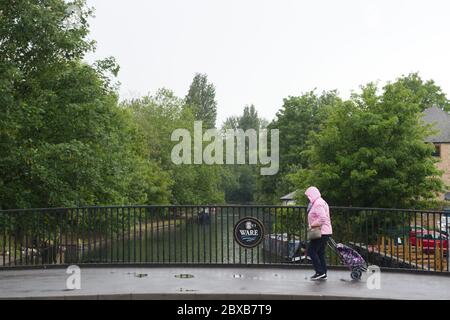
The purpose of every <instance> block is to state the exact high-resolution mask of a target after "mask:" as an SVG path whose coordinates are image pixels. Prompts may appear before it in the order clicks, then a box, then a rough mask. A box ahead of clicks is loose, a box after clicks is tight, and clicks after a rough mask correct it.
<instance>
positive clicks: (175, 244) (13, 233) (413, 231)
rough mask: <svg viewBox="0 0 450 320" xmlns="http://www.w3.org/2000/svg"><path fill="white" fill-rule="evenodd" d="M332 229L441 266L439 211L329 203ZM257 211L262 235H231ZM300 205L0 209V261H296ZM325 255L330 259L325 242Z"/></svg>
mask: <svg viewBox="0 0 450 320" xmlns="http://www.w3.org/2000/svg"><path fill="white" fill-rule="evenodd" d="M330 210H331V217H332V222H333V230H334V234H333V238H334V239H335V240H336V241H337V242H342V243H344V244H346V245H348V246H350V247H352V248H354V249H355V250H357V251H358V252H359V253H360V254H361V255H362V256H363V257H364V259H365V260H366V261H367V262H368V263H369V264H375V265H377V266H380V267H385V268H399V269H408V270H420V271H434V272H449V263H448V254H447V252H448V247H449V243H448V231H449V227H450V218H449V217H448V213H445V212H443V211H420V210H400V209H378V208H345V207H331V208H330ZM245 217H253V218H257V219H258V220H259V221H261V222H262V224H263V225H264V229H265V235H264V239H263V241H262V242H261V244H260V245H259V246H257V247H256V248H253V249H247V248H243V247H241V246H239V245H238V243H237V242H236V241H235V240H234V236H233V230H234V226H235V225H236V223H237V222H238V221H239V220H240V219H242V218H245ZM306 231H307V215H306V208H305V207H300V206H126V207H84V208H53V209H27V210H2V211H0V269H1V268H8V267H18V266H22V267H23V266H25V267H27V266H48V265H68V264H80V265H81V264H147V265H149V264H154V265H171V264H181V265H200V264H201V265H205V264H207V265H212V264H214V265H269V266H270V265H280V264H282V265H296V264H308V263H310V261H309V260H308V259H307V258H305V251H304V248H305V246H306V243H307V241H306ZM327 259H328V262H329V264H330V265H332V266H338V265H340V259H339V257H338V256H337V255H336V253H335V252H334V251H333V250H331V249H330V248H329V249H328V251H327Z"/></svg>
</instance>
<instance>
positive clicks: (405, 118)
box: [292, 76, 443, 208]
mask: <svg viewBox="0 0 450 320" xmlns="http://www.w3.org/2000/svg"><path fill="white" fill-rule="evenodd" d="M413 78H414V76H413ZM410 79H412V78H409V77H407V78H400V79H398V80H397V81H396V82H394V83H388V84H387V85H386V86H385V87H383V88H382V92H381V94H378V93H377V92H378V91H379V90H378V88H377V86H376V85H375V84H368V85H367V86H365V87H362V92H361V93H360V94H354V95H353V96H352V98H351V99H350V100H349V101H345V102H343V101H337V103H336V104H335V106H334V108H333V109H330V114H329V116H328V117H327V118H326V120H325V121H324V123H323V124H321V129H320V130H319V131H318V132H313V133H312V134H311V135H310V137H309V139H308V143H307V149H306V151H305V152H304V153H303V155H304V156H306V158H307V160H308V168H305V169H300V170H299V171H298V172H297V173H296V174H293V175H292V179H293V181H294V183H295V184H296V186H297V187H298V188H299V189H301V190H303V189H304V188H306V187H307V186H309V185H315V186H317V187H319V189H321V190H322V192H323V194H324V197H325V198H326V199H327V200H328V201H329V203H331V204H333V205H344V206H362V207H374V206H376V207H389V208H392V207H397V208H402V207H406V208H408V207H414V206H419V205H422V206H423V205H424V203H426V202H429V201H432V200H433V199H434V198H435V196H436V194H437V193H438V192H440V191H441V190H442V187H443V183H442V181H441V180H440V172H439V171H438V170H437V169H436V167H435V161H436V160H435V159H434V158H433V156H432V153H433V150H434V148H433V146H431V145H429V144H427V143H425V142H424V141H425V138H426V137H427V136H428V135H429V134H430V129H429V128H428V127H426V126H423V125H422V124H421V122H420V119H421V111H422V110H423V109H424V108H425V107H426V106H425V105H424V104H425V103H427V102H426V100H424V99H423V92H424V90H426V88H423V87H421V86H416V87H414V88H413V89H411V85H410V84H411V82H410V81H409V80H410ZM416 80H418V79H416ZM414 83H416V84H417V83H420V81H414Z"/></svg>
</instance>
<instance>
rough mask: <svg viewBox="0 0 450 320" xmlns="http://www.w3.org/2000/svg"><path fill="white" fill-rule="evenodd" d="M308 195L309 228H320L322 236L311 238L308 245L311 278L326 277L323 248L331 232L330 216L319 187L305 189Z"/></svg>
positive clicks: (324, 278)
mask: <svg viewBox="0 0 450 320" xmlns="http://www.w3.org/2000/svg"><path fill="white" fill-rule="evenodd" d="M305 195H306V196H307V197H308V200H309V205H308V210H307V211H308V224H309V228H310V229H312V228H320V233H321V235H322V237H321V238H320V239H316V240H311V241H310V244H309V246H308V255H309V256H310V257H311V260H312V263H313V266H314V270H315V272H316V273H315V274H314V275H313V276H312V277H311V279H312V280H319V279H321V280H326V279H327V263H326V261H325V248H326V245H327V242H328V240H329V238H330V237H331V235H332V233H333V229H332V226H331V218H330V209H329V207H328V204H327V203H326V202H325V200H323V199H322V195H321V194H320V191H319V189H317V188H316V187H310V188H308V190H306V192H305Z"/></svg>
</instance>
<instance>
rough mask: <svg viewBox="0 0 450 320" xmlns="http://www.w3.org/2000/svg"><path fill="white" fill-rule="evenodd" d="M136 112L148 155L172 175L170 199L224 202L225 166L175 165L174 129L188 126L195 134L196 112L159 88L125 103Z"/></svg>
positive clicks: (178, 201)
mask: <svg viewBox="0 0 450 320" xmlns="http://www.w3.org/2000/svg"><path fill="white" fill-rule="evenodd" d="M123 106H124V108H126V109H129V110H131V111H132V113H133V117H134V122H135V123H136V124H137V125H138V126H139V128H140V130H141V131H142V132H143V134H144V136H145V141H146V147H145V150H147V151H146V153H147V157H148V158H149V159H150V160H152V161H154V162H156V163H158V164H159V165H160V166H161V168H162V169H163V170H164V172H166V173H167V174H168V175H169V177H170V183H169V185H170V201H171V203H174V204H206V203H223V202H224V192H223V191H222V190H223V187H222V176H221V175H222V173H221V168H219V167H217V166H208V165H205V164H203V165H186V164H184V165H175V164H174V163H173V162H172V159H171V151H172V148H173V147H174V146H175V144H176V143H177V142H173V141H171V135H172V132H173V131H174V130H176V129H186V130H188V131H189V132H190V133H191V136H193V127H194V116H193V114H192V113H191V109H190V108H186V106H185V104H184V102H183V100H182V99H180V98H178V97H176V96H175V95H174V94H173V92H172V91H170V90H167V89H161V90H159V91H158V92H157V93H156V94H155V95H153V96H146V97H143V98H140V99H135V100H132V101H127V102H124V103H123Z"/></svg>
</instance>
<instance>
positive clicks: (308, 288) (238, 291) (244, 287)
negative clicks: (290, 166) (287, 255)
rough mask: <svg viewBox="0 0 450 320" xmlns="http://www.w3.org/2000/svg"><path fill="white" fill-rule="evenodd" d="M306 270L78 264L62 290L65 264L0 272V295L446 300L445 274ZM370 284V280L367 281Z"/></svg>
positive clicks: (449, 285) (449, 291)
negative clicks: (75, 282) (315, 277)
mask: <svg viewBox="0 0 450 320" xmlns="http://www.w3.org/2000/svg"><path fill="white" fill-rule="evenodd" d="M312 273H313V272H312V271H311V270H308V269H277V268H193V267H189V268H178V267H176V268H109V267H108V268H82V269H81V289H80V290H74V291H70V290H67V289H66V281H67V278H68V277H69V276H70V275H68V274H66V270H65V269H46V270H25V271H21V270H7V271H5V270H4V271H0V299H49V298H50V299H127V300H129V299H177V300H178V299H179V300H184V299H188V300H191V299H237V300H239V299H245V300H261V299H420V300H423V299H450V276H442V275H431V274H416V273H390V272H381V274H380V277H381V278H380V289H372V290H371V289H369V288H368V285H367V279H368V274H364V275H363V278H362V280H361V281H352V280H351V278H350V273H349V272H348V271H343V270H330V271H329V274H328V280H327V281H319V282H314V281H310V280H309V277H310V276H311V275H312ZM370 283H371V284H372V285H374V284H375V285H376V282H370Z"/></svg>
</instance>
